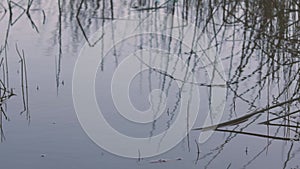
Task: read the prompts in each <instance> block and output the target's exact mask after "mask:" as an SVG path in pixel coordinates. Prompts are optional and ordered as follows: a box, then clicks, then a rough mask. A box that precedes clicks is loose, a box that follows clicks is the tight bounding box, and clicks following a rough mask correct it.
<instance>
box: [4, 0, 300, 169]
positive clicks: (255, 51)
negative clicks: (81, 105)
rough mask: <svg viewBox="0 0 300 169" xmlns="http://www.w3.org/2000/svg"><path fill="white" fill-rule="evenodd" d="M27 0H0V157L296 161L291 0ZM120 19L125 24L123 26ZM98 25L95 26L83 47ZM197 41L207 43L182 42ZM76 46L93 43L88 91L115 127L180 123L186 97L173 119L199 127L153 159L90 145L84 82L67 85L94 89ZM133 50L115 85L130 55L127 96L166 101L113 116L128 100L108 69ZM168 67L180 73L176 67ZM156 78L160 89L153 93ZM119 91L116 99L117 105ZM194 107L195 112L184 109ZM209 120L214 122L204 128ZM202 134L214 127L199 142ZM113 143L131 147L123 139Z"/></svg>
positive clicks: (105, 161)
mask: <svg viewBox="0 0 300 169" xmlns="http://www.w3.org/2000/svg"><path fill="white" fill-rule="evenodd" d="M28 3H29V4H30V3H31V1H29V2H28V1H22V0H21V1H18V2H14V1H10V0H8V1H0V47H1V48H0V49H1V50H0V56H1V59H2V60H1V62H0V63H1V64H0V71H1V73H0V79H1V82H2V83H1V85H0V86H1V93H0V94H1V96H2V98H1V140H2V142H1V143H0V166H1V167H0V168H4V169H15V168H23V169H33V168H45V169H50V168H51V169H52V168H57V169H60V168H70V169H72V168H74V169H79V168H87V169H89V168H90V169H94V168H115V169H127V168H128V169H132V168H141V169H150V168H162V169H166V168H170V169H171V168H172V169H173V168H174V169H182V168H189V169H192V168H214V169H215V168H272V169H273V168H299V166H300V163H299V160H297V159H299V152H300V146H299V142H298V141H299V137H300V135H299V131H298V130H299V122H300V117H299V115H300V114H299V112H298V111H299V90H300V83H299V82H300V78H299V77H300V73H299V71H300V69H299V66H300V62H299V61H300V57H299V40H300V35H299V33H300V31H299V27H300V22H299V1H293V0H287V1H280V0H274V1H272V2H265V1H262V0H261V1H254V0H253V1H252V0H244V1H237V0H232V1H227V0H222V1H211V0H208V1H192V0H191V1H190V0H180V1H167V2H164V1H161V2H159V3H158V4H157V5H155V3H154V2H152V1H150V0H149V1H146V0H145V1H143V0H142V1H140V3H139V2H138V1H134V0H132V1H130V0H128V1H127V0H122V1H118V2H117V1H113V2H112V1H99V0H90V1H81V0H75V1H68V0H56V1H46V0H44V1H43V0H40V1H39V0H33V1H32V4H31V5H29V8H28ZM9 6H10V7H9ZM174 16H176V17H174ZM119 23H126V24H128V25H126V24H125V26H124V25H123V27H121V28H120V27H118V26H119ZM136 23H140V24H138V26H137V27H135V28H136V30H134V29H132V26H133V25H134V24H136ZM189 25H192V26H193V27H192V28H193V29H187V28H188V27H189ZM104 28H105V29H104ZM118 30H122V31H123V30H124V32H126V30H129V32H130V31H133V30H134V31H135V34H134V36H132V35H131V36H125V35H122V34H120V32H118ZM181 30H182V31H183V30H185V31H186V30H188V31H187V33H186V34H181ZM97 31H98V33H99V32H100V33H104V34H103V37H102V38H100V39H99V41H97V42H96V43H95V47H89V44H88V43H90V46H93V45H94V44H93V43H94V41H95V38H96V35H97V33H96V32H97ZM94 33H96V34H94ZM174 33H178V34H179V35H178V37H177V36H176V38H174V36H175V35H174ZM93 35H94V38H93V39H90V38H92V37H93ZM184 35H192V36H190V39H185V37H184ZM120 37H121V38H120ZM203 37H206V38H203ZM98 38H99V37H98ZM118 38H119V39H121V41H118ZM88 39H90V40H88ZM108 41H110V42H111V41H113V42H114V43H115V45H114V47H113V48H111V49H110V50H108V49H107V48H105V47H107V44H108ZM185 41H186V42H188V43H190V44H183V42H185ZM200 43H201V44H202V45H203V44H204V46H201V45H200V48H199V47H198V48H195V49H193V50H189V48H188V47H190V46H189V45H194V44H200ZM84 46H85V47H86V48H87V49H94V48H96V47H100V50H99V53H100V54H99V58H98V61H100V64H99V66H98V69H97V72H96V77H95V98H96V99H97V104H98V105H99V107H100V109H101V112H102V113H103V116H104V117H105V119H106V121H107V122H108V123H109V124H110V125H111V126H112V128H114V129H115V130H116V131H118V132H120V133H123V134H124V135H127V136H129V137H134V138H149V139H150V140H151V138H154V137H155V136H157V135H159V134H160V133H164V132H166V131H167V130H169V129H170V128H171V126H172V125H174V124H175V125H176V124H177V121H176V119H177V118H178V117H179V114H180V112H181V111H182V110H181V108H180V106H182V105H183V104H181V103H184V102H185V101H187V103H188V110H187V111H186V110H184V112H187V114H186V116H184V119H186V121H184V122H183V123H181V125H183V126H184V127H185V126H186V129H184V130H183V131H185V130H188V129H189V128H191V129H195V130H191V131H190V132H189V134H188V136H186V137H184V138H183V139H182V140H181V141H178V142H179V143H178V144H175V145H174V147H173V148H171V149H170V150H168V151H167V152H164V153H162V154H159V155H157V156H153V157H149V158H142V157H143V151H142V152H139V151H136V152H137V155H136V157H135V158H128V157H123V156H119V155H116V154H113V153H111V152H110V151H109V150H107V149H106V150H105V149H103V148H101V146H98V145H97V144H96V143H95V140H94V141H92V139H90V138H89V136H88V135H89V133H86V132H85V131H84V130H83V128H82V127H83V126H82V125H81V124H82V123H80V122H79V120H78V118H77V116H79V117H80V115H78V113H79V112H78V110H79V109H77V107H76V104H75V105H74V102H73V101H74V91H73V92H72V88H73V87H74V86H75V87H76V85H77V86H79V87H80V86H82V89H83V90H80V91H76V92H75V93H79V94H80V95H81V94H82V95H85V94H86V93H89V91H90V89H91V88H90V86H85V85H87V84H88V83H87V82H86V81H85V80H83V81H80V83H79V84H74V83H73V80H74V79H73V77H75V78H76V76H75V75H74V72H76V68H77V67H76V66H75V65H78V60H79V58H80V57H81V58H82V57H84V56H83V54H82V53H80V52H81V51H82V49H83V47H84ZM101 47H103V48H105V50H107V53H106V54H105V55H104V54H103V53H101V52H100V51H103V50H104V49H101ZM157 49H160V50H162V51H163V52H164V54H163V56H162V55H161V54H157ZM22 51H23V52H24V53H22ZM140 51H143V52H142V53H139V52H140ZM149 51H151V52H149ZM158 53H161V52H158ZM23 54H24V55H23ZM132 54H135V55H138V56H139V57H137V58H139V59H140V60H138V61H139V64H138V65H134V64H132V65H127V67H126V66H125V69H124V71H123V73H124V74H122V71H121V72H120V73H121V74H122V75H123V76H119V78H117V87H116V89H118V88H119V87H120V86H121V87H123V86H126V85H127V84H126V81H125V80H123V77H124V78H126V76H127V75H128V74H129V70H130V68H131V67H134V66H138V68H137V69H140V70H141V71H140V72H139V73H138V74H136V75H134V76H133V77H132V79H131V81H130V84H129V87H128V91H126V92H127V93H126V92H125V94H128V96H126V97H125V99H126V98H127V99H128V100H130V101H131V103H132V106H133V107H135V108H136V110H138V111H145V110H147V109H150V110H151V108H152V109H157V110H156V111H155V112H159V111H161V112H162V114H161V116H160V117H159V118H157V120H154V121H151V122H149V123H142V124H140V123H136V122H132V121H129V120H128V119H126V118H124V117H123V116H122V115H120V112H121V111H122V110H123V109H125V108H123V107H124V106H125V107H126V106H128V104H126V103H125V102H124V98H123V97H121V96H123V94H122V93H123V91H122V90H118V93H117V94H116V98H113V96H112V92H111V90H112V88H111V83H112V80H113V77H114V75H115V74H114V73H115V72H116V71H117V70H120V69H119V68H120V65H122V64H123V63H124V62H125V61H126V58H127V57H128V56H130V55H132ZM209 56H212V57H209ZM85 57H86V58H84V59H86V60H90V59H91V58H88V56H85ZM172 58H173V59H172ZM174 58H177V59H178V60H177V59H174ZM214 59H215V60H214ZM76 63H77V64H76ZM152 63H153V64H154V63H158V65H159V66H158V67H159V68H160V69H158V68H156V67H153V66H151V64H152ZM172 63H176V64H175V66H174V65H172ZM97 64H98V63H97ZM91 65H93V64H92V62H91V64H89V65H85V66H86V70H85V71H83V73H85V72H89V70H92V68H91V69H90V67H91ZM184 65H187V68H186V66H184ZM218 65H221V66H220V67H218ZM170 72H171V73H170ZM172 72H173V73H172ZM174 72H178V73H179V74H178V77H181V76H180V75H181V74H183V75H185V76H183V78H177V76H176V73H174ZM186 72H189V73H186ZM84 75H88V76H89V74H84ZM190 77H192V78H190ZM193 78H194V79H193ZM218 78H219V80H218ZM212 79H213V80H212ZM216 79H217V80H216ZM194 80H195V81H194ZM214 80H215V81H214ZM178 84H179V85H178ZM180 84H185V85H184V86H192V88H191V89H189V88H188V89H187V88H185V87H182V86H180ZM154 89H159V90H162V91H163V93H164V94H159V95H157V96H158V97H153V98H151V97H150V99H149V94H150V93H151V92H152V91H153V90H154ZM197 90H198V91H197ZM152 94H153V93H152ZM185 96H187V97H185ZM8 97H9V98H8ZM194 97H198V98H195V99H196V100H195V99H194ZM219 97H220V98H219ZM87 99H88V98H87ZM115 99H117V100H118V99H119V100H121V101H120V104H119V105H115V103H116V102H115V101H116V100H115ZM122 99H123V100H122ZM197 99H200V101H199V102H198V100H197ZM75 100H76V98H75ZM84 101H85V98H84V100H83V102H84ZM149 101H150V102H149ZM195 101H197V102H195ZM223 101H224V102H223ZM155 103H156V104H155ZM195 103H196V104H195ZM223 103H224V107H222V105H223ZM123 104H124V105H123ZM151 104H154V106H153V105H151ZM157 104H158V106H159V107H155V106H157ZM161 104H162V105H163V106H162V105H161ZM216 105H217V106H216ZM117 106H119V107H121V110H119V108H118V107H117ZM122 106H123V107H122ZM130 106H131V105H130ZM151 106H153V107H151ZM164 106H165V107H164ZM218 106H219V107H218ZM193 108H195V109H197V110H198V111H197V112H196V113H198V116H197V118H194V119H191V117H194V116H193V114H192V113H193V110H194V109H193ZM84 110H85V111H86V113H87V114H88V113H89V112H90V111H91V109H90V107H86V108H85V109H84ZM130 110H131V109H130ZM213 113H217V114H215V115H214V114H213ZM189 115H190V116H191V117H190V116H189ZM247 115H248V116H247ZM218 118H220V119H218ZM205 119H208V120H207V121H206V122H207V123H205ZM209 119H210V120H209ZM193 120H195V123H194V124H193V125H191V124H189V122H191V121H193ZM205 124H206V125H205ZM211 125H217V126H215V127H211V128H203V127H206V126H211ZM206 129H207V130H206ZM180 131H181V130H180ZM178 132H179V131H178ZM181 132H182V131H181ZM166 133H167V132H166ZM203 133H206V134H207V133H211V134H212V135H209V137H207V140H205V141H204V142H202V143H199V142H198V141H199V139H198V138H199V136H200V135H201V134H202V136H203V135H204V136H205V134H203ZM107 134H108V135H109V134H110V133H107ZM166 135H167V134H166ZM103 137H105V136H103ZM162 142H163V140H162ZM111 143H115V144H118V146H120V147H122V148H124V147H125V149H126V146H129V145H122V143H123V142H122V140H111ZM170 144H173V143H171V142H170ZM144 148H145V147H144ZM141 150H143V148H141ZM139 153H140V154H139Z"/></svg>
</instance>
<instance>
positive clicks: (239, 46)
mask: <svg viewBox="0 0 300 169" xmlns="http://www.w3.org/2000/svg"><path fill="white" fill-rule="evenodd" d="M35 3H37V2H35V1H33V0H31V1H28V2H27V3H23V1H21V2H19V3H16V2H14V1H11V0H8V1H7V4H3V3H0V24H3V21H4V20H5V19H7V20H8V22H7V29H6V31H3V32H1V34H3V35H4V37H5V38H4V41H3V42H2V43H1V46H0V47H1V48H0V56H1V64H0V68H1V69H0V70H1V71H2V74H3V76H2V78H1V79H0V83H1V86H0V87H1V91H0V92H1V93H0V94H1V98H0V99H1V100H0V101H1V113H0V118H1V121H0V122H1V123H0V127H1V140H2V139H3V138H4V133H3V129H2V124H3V122H2V118H4V119H7V120H8V119H9V118H8V116H7V114H6V112H5V102H6V100H7V99H9V98H10V97H11V96H13V95H14V93H13V90H10V89H9V77H8V75H9V73H8V66H9V65H8V62H7V60H8V56H7V48H8V41H9V37H10V36H12V35H10V29H12V27H13V26H14V24H15V23H16V22H18V20H19V19H20V18H22V17H26V18H28V22H29V23H30V24H31V26H32V29H34V30H35V31H36V33H40V31H39V28H38V26H37V25H36V23H35V21H34V20H33V19H32V15H35V13H40V14H42V16H43V17H42V18H43V20H42V21H41V22H42V23H45V22H46V19H47V18H48V16H46V14H47V12H46V11H45V10H44V9H41V8H35V6H39V5H37V4H35ZM56 6H57V10H55V11H57V12H58V13H57V14H56V15H57V17H58V19H57V23H56V25H57V26H56V30H55V31H54V33H53V34H52V35H53V37H52V38H53V41H54V42H53V43H54V44H56V47H57V49H58V52H57V55H56V56H55V57H56V58H55V65H56V70H55V75H56V88H57V94H58V93H59V87H60V84H63V83H64V81H63V80H61V78H60V76H61V72H62V65H63V64H62V57H63V56H65V55H67V52H66V51H65V49H66V50H75V51H76V50H78V49H69V48H77V47H78V46H77V45H75V44H78V43H79V42H81V43H82V41H83V40H85V41H86V42H87V43H88V45H90V46H94V45H95V44H97V43H101V44H102V46H104V45H103V44H104V43H105V42H104V41H103V39H102V37H99V39H97V40H96V41H95V42H90V41H89V40H88V39H89V38H88V37H89V36H90V35H92V33H93V32H95V31H96V30H98V29H99V28H100V27H101V26H103V25H104V24H105V23H108V22H113V21H115V20H118V19H120V18H121V17H122V16H123V15H126V14H130V13H138V14H139V15H140V16H141V17H140V22H141V24H149V25H151V24H154V26H152V27H154V28H155V29H158V27H159V25H156V24H157V23H159V22H161V21H158V19H166V20H165V21H166V22H167V21H170V20H167V18H159V17H155V18H153V23H143V20H144V18H145V17H148V16H149V14H150V13H157V12H158V11H164V12H166V13H169V14H172V15H175V14H176V15H178V16H180V17H181V18H183V19H184V21H185V22H186V23H195V25H196V26H197V28H200V30H201V32H197V31H195V32H194V39H193V43H198V40H199V38H200V37H201V36H202V35H203V34H207V35H208V36H209V37H210V41H209V45H208V46H209V47H213V48H215V50H216V52H217V54H218V55H219V56H220V57H221V60H222V62H223V65H225V70H226V77H223V78H224V79H227V80H226V87H227V95H226V98H227V104H228V105H227V106H228V108H226V111H227V112H228V113H225V114H226V117H224V118H225V119H224V118H223V122H221V123H219V124H214V125H212V126H205V127H200V128H195V129H194V131H193V132H192V133H191V134H194V133H197V131H198V132H200V131H201V132H205V131H208V130H214V131H216V132H221V133H224V134H226V138H225V141H224V143H222V144H221V145H218V146H216V147H215V148H214V149H212V150H211V151H210V152H208V153H206V154H205V153H200V150H199V145H198V143H197V142H196V149H197V160H196V164H197V162H198V161H200V160H205V161H206V162H207V164H206V166H205V168H209V166H210V165H211V163H213V161H214V159H216V158H217V157H218V155H219V154H221V153H222V151H223V150H224V148H225V146H226V145H228V144H229V143H230V142H231V141H232V140H234V139H235V138H236V137H237V136H239V135H247V136H251V137H259V138H266V139H267V145H266V146H265V147H264V148H263V149H262V150H261V151H260V152H258V153H257V154H256V155H254V156H253V158H252V159H251V160H250V161H249V162H248V163H246V164H245V165H244V166H243V167H244V168H246V167H247V166H248V165H250V164H251V163H252V162H253V161H254V160H255V159H257V158H258V157H259V156H261V154H263V152H267V151H268V147H269V146H270V145H271V143H272V142H273V141H274V140H281V141H286V142H289V143H290V149H289V151H288V155H287V159H286V161H285V162H284V164H283V167H284V168H286V167H287V164H288V162H289V160H290V159H293V158H294V157H295V156H296V155H295V153H297V151H299V149H298V150H294V147H295V145H294V144H295V142H296V141H299V137H300V134H299V122H300V117H299V116H300V111H299V100H300V95H299V93H300V72H299V71H300V67H299V66H300V57H299V52H300V51H299V48H300V46H299V45H300V43H299V41H300V39H299V37H300V31H299V27H300V23H299V21H300V19H299V13H300V12H299V10H300V9H299V8H300V2H299V1H298V0H286V1H281V0H271V1H264V0H257V1H254V0H244V1H238V0H220V1H218V0H217V1H215V0H214V1H213V0H207V1H201V0H199V1H195V0H179V1H177V0H176V1H175V0H168V1H163V2H159V1H150V0H136V1H135V0H131V1H121V2H114V1H112V0H110V1H100V0H91V1H85V0H77V1H72V2H69V1H66V0H57V5H56ZM15 9H17V10H19V11H21V13H20V12H19V15H13V13H14V10H15ZM49 17H50V16H49ZM171 22H174V21H172V20H171ZM186 23H182V25H181V26H182V27H184V25H185V24H186ZM173 29H175V28H173V27H171V29H168V30H165V31H166V34H169V35H170V37H166V36H162V35H157V34H156V35H155V34H149V35H141V36H138V37H135V44H134V45H135V46H134V47H133V48H134V49H132V50H133V51H134V50H139V49H146V48H163V49H165V50H166V51H168V52H169V54H174V53H175V54H176V55H177V56H178V58H181V59H183V60H185V62H186V63H187V65H188V69H191V70H193V71H195V72H196V71H204V70H205V67H206V66H208V65H201V63H200V62H201V57H205V56H204V55H203V53H205V51H206V50H208V49H200V50H199V51H193V50H191V51H185V53H184V52H183V44H182V43H181V41H182V39H183V37H182V39H180V40H174V39H172V38H171V35H172V31H173ZM112 30H113V29H112ZM112 32H114V31H112ZM64 34H68V35H70V37H71V38H70V39H64ZM64 41H66V43H71V44H74V46H72V45H71V46H67V47H65V46H66V44H64ZM113 50H114V51H113V57H114V60H115V65H116V66H117V65H118V62H119V60H120V59H121V56H119V55H120V51H119V49H113ZM16 52H17V54H18V56H19V58H20V67H21V68H20V70H21V91H22V92H21V93H22V94H21V97H22V98H23V99H22V100H23V105H24V110H23V111H22V112H21V114H23V113H25V114H26V117H27V119H30V114H29V108H28V102H29V101H28V95H29V94H28V89H27V88H28V83H27V68H26V59H25V54H24V51H23V50H20V49H19V48H18V46H17V45H16ZM151 57H152V56H151ZM150 59H160V58H155V57H154V56H153V58H150ZM161 62H162V64H163V67H164V68H165V70H168V69H173V70H174V72H175V69H176V68H175V67H172V68H170V67H169V61H168V60H167V61H166V60H162V61H161ZM176 62H177V61H176ZM105 63H106V61H105V59H103V60H102V62H101V70H102V71H103V70H104V67H105V66H112V65H106V64H105ZM211 64H212V65H214V62H213V61H211ZM141 65H142V66H148V65H145V63H141ZM183 71H187V70H183ZM216 73H218V72H216ZM185 75H186V77H185V78H184V79H176V78H175V77H174V75H173V74H167V73H166V72H164V71H159V70H156V69H153V68H151V67H149V70H148V72H147V76H148V78H147V81H146V83H147V85H148V90H149V91H152V90H153V88H154V84H153V82H152V79H153V77H157V76H158V77H159V82H158V83H159V87H158V88H160V89H161V90H163V91H164V92H165V93H166V95H167V97H168V96H169V94H170V95H171V94H174V90H171V87H172V86H173V85H174V83H175V82H177V81H180V82H182V83H183V84H184V83H191V84H193V85H194V86H196V87H202V88H205V89H206V90H207V91H208V96H209V98H208V101H207V102H208V104H211V93H212V90H213V89H214V88H215V87H220V86H214V84H210V82H200V83H194V82H188V81H186V79H188V76H189V74H188V73H187V72H186V74H185ZM141 79H142V77H141ZM141 81H142V80H141ZM141 83H145V81H143V82H141ZM221 87H222V86H221ZM223 87H225V86H223ZM175 93H176V94H175V96H176V100H175V101H174V103H173V104H172V105H168V108H167V115H168V119H167V120H166V125H165V126H164V127H166V128H169V127H170V125H171V124H172V122H173V121H174V118H175V116H176V112H177V110H178V107H179V106H180V102H181V94H182V86H181V87H178V89H177V90H176V91H175ZM192 94H193V93H191V95H192ZM161 98H162V96H161ZM157 111H159V110H157ZM187 116H188V115H187ZM187 119H189V117H187ZM188 125H189V124H188V123H187V128H188ZM251 126H252V127H253V126H256V127H263V128H265V131H263V132H257V131H253V130H252V131H249V130H247V129H248V128H251ZM156 128H157V126H156V121H154V122H153V123H152V128H151V131H150V133H149V135H150V136H153V135H155V134H154V133H155V130H156ZM250 130H251V129H250ZM260 131H261V130H260ZM189 138H190V137H189V136H188V137H187V144H188V149H190V142H192V141H190V140H189ZM298 148H299V147H298ZM189 151H190V150H189ZM247 151H248V150H247ZM207 159H208V160H207ZM230 167H231V163H230V164H229V165H228V167H227V168H230Z"/></svg>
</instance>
